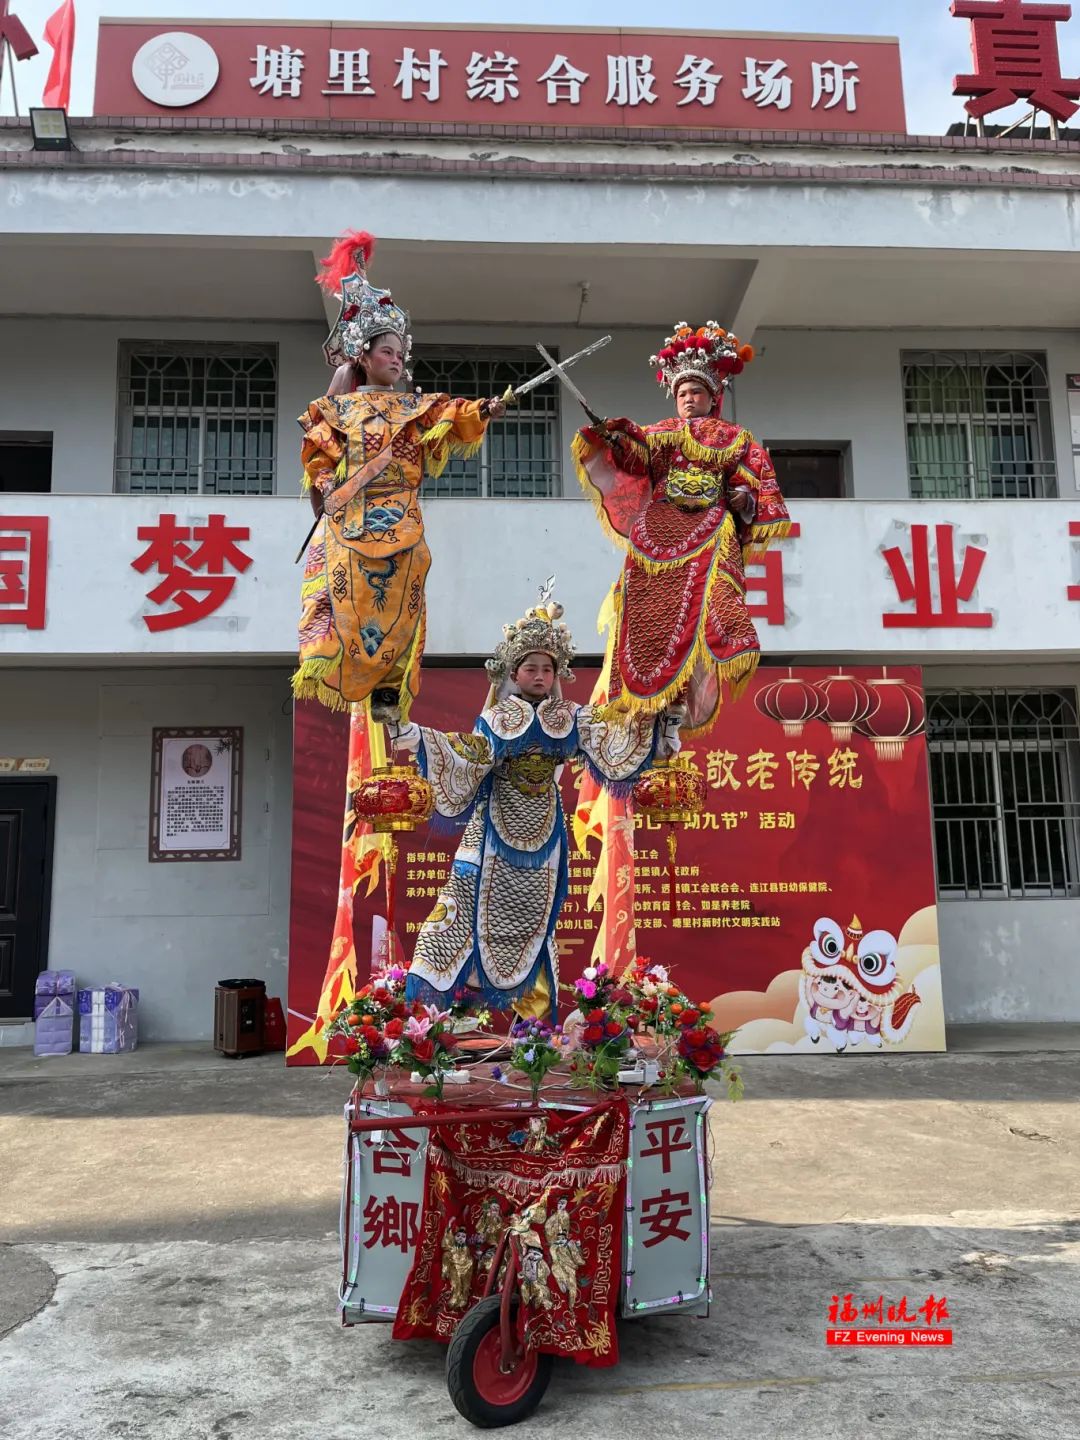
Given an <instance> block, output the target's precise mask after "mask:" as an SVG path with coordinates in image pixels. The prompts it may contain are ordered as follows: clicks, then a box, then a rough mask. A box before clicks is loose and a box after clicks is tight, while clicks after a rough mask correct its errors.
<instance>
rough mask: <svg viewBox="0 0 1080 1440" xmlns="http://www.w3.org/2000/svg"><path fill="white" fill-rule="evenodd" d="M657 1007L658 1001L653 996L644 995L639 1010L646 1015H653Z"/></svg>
mask: <svg viewBox="0 0 1080 1440" xmlns="http://www.w3.org/2000/svg"><path fill="white" fill-rule="evenodd" d="M657 1005H658V1001H657V999H656V996H655V995H646V996H645V997H644V998H643V1000H642V1002H641V1008H642V1010H644V1011H645V1013H646V1014H647V1015H655V1014H656V1009H657Z"/></svg>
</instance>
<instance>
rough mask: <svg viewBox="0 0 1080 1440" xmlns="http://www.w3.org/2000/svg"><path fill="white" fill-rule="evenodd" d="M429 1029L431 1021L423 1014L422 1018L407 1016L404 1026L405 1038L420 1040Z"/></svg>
mask: <svg viewBox="0 0 1080 1440" xmlns="http://www.w3.org/2000/svg"><path fill="white" fill-rule="evenodd" d="M430 1029H431V1021H430V1020H429V1019H428V1017H427V1016H426V1015H425V1016H424V1018H423V1019H422V1020H420V1019H417V1017H416V1016H415V1015H411V1016H410V1017H409V1023H408V1024H407V1025H406V1026H405V1039H406V1040H422V1039H423V1038H424V1036H425V1035H426V1034H427V1032H428V1031H429V1030H430Z"/></svg>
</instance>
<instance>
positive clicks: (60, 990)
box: [34, 970, 75, 1020]
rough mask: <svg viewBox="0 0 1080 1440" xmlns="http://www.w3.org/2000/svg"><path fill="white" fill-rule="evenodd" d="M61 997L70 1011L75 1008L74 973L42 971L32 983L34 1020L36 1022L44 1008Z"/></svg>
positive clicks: (67, 971) (69, 971)
mask: <svg viewBox="0 0 1080 1440" xmlns="http://www.w3.org/2000/svg"><path fill="white" fill-rule="evenodd" d="M57 995H61V996H63V997H64V998H65V999H66V1000H67V1003H68V1005H69V1006H70V1008H71V1009H72V1010H74V1008H75V971H74V970H42V972H41V974H40V975H39V976H38V977H37V980H36V981H35V983H34V1019H35V1020H36V1019H37V1018H38V1016H39V1015H40V1014H41V1012H42V1011H43V1010H44V1009H45V1007H46V1006H47V1005H48V1004H49V1003H50V1002H51V1001H52V1000H53V999H54V998H55V997H56V996H57Z"/></svg>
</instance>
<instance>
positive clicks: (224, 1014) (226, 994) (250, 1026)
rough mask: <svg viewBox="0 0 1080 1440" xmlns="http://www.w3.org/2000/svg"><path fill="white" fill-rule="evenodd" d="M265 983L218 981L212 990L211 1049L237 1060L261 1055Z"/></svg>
mask: <svg viewBox="0 0 1080 1440" xmlns="http://www.w3.org/2000/svg"><path fill="white" fill-rule="evenodd" d="M265 1014H266V982H265V981H263V980H219V981H218V984H217V988H216V989H215V990H214V1049H215V1050H217V1051H219V1052H220V1053H221V1054H222V1055H228V1056H230V1057H231V1058H232V1059H237V1058H239V1056H241V1055H261V1054H262V1051H263V1024H264V1017H265Z"/></svg>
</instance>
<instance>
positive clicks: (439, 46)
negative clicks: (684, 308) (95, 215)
mask: <svg viewBox="0 0 1080 1440" xmlns="http://www.w3.org/2000/svg"><path fill="white" fill-rule="evenodd" d="M173 26H175V28H173ZM94 106H95V113H97V114H98V115H162V114H165V113H168V112H169V111H170V110H171V111H174V112H176V113H183V114H185V115H200V116H216V117H225V118H230V119H238V118H240V119H242V118H259V119H262V118H265V117H273V118H275V119H282V120H309V119H323V120H355V121H358V122H362V121H364V120H389V121H394V120H398V121H429V122H435V123H439V124H463V125H468V124H473V125H476V124H507V125H560V126H561V125H574V126H586V125H588V126H612V125H614V126H619V125H632V126H671V125H685V126H694V127H701V126H708V127H713V126H715V127H717V128H720V129H750V128H756V129H770V130H863V131H866V130H871V131H890V132H891V131H903V130H904V128H905V125H906V121H905V118H904V99H903V86H902V82H901V74H900V47H899V42H898V41H896V40H893V39H888V38H878V37H871V38H868V37H861V38H847V37H844V36H821V37H807V36H788V35H768V34H762V35H757V34H746V33H742V32H739V33H730V34H728V33H721V32H707V33H693V32H689V31H658V32H646V31H639V30H606V31H605V30H591V29H584V28H582V29H573V30H554V29H538V28H533V29H529V28H525V27H522V28H517V27H509V26H508V27H502V26H500V27H490V28H486V29H481V28H479V27H475V26H474V27H459V26H453V25H445V26H438V25H427V26H424V27H423V28H411V27H410V28H408V29H406V28H403V27H401V26H399V25H394V24H390V25H378V24H355V23H354V24H329V23H326V24H320V23H317V22H314V23H308V24H305V23H303V22H300V23H292V24H288V25H282V24H271V23H269V22H265V23H262V22H256V23H251V24H235V23H229V22H228V21H224V22H214V21H210V22H207V21H191V22H186V21H174V22H172V24H171V25H170V24H169V23H164V24H156V25H154V24H146V23H145V22H142V23H138V22H128V21H118V20H109V21H102V23H101V28H100V32H99V39H98V68H97V91H96V96H95V102H94Z"/></svg>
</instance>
